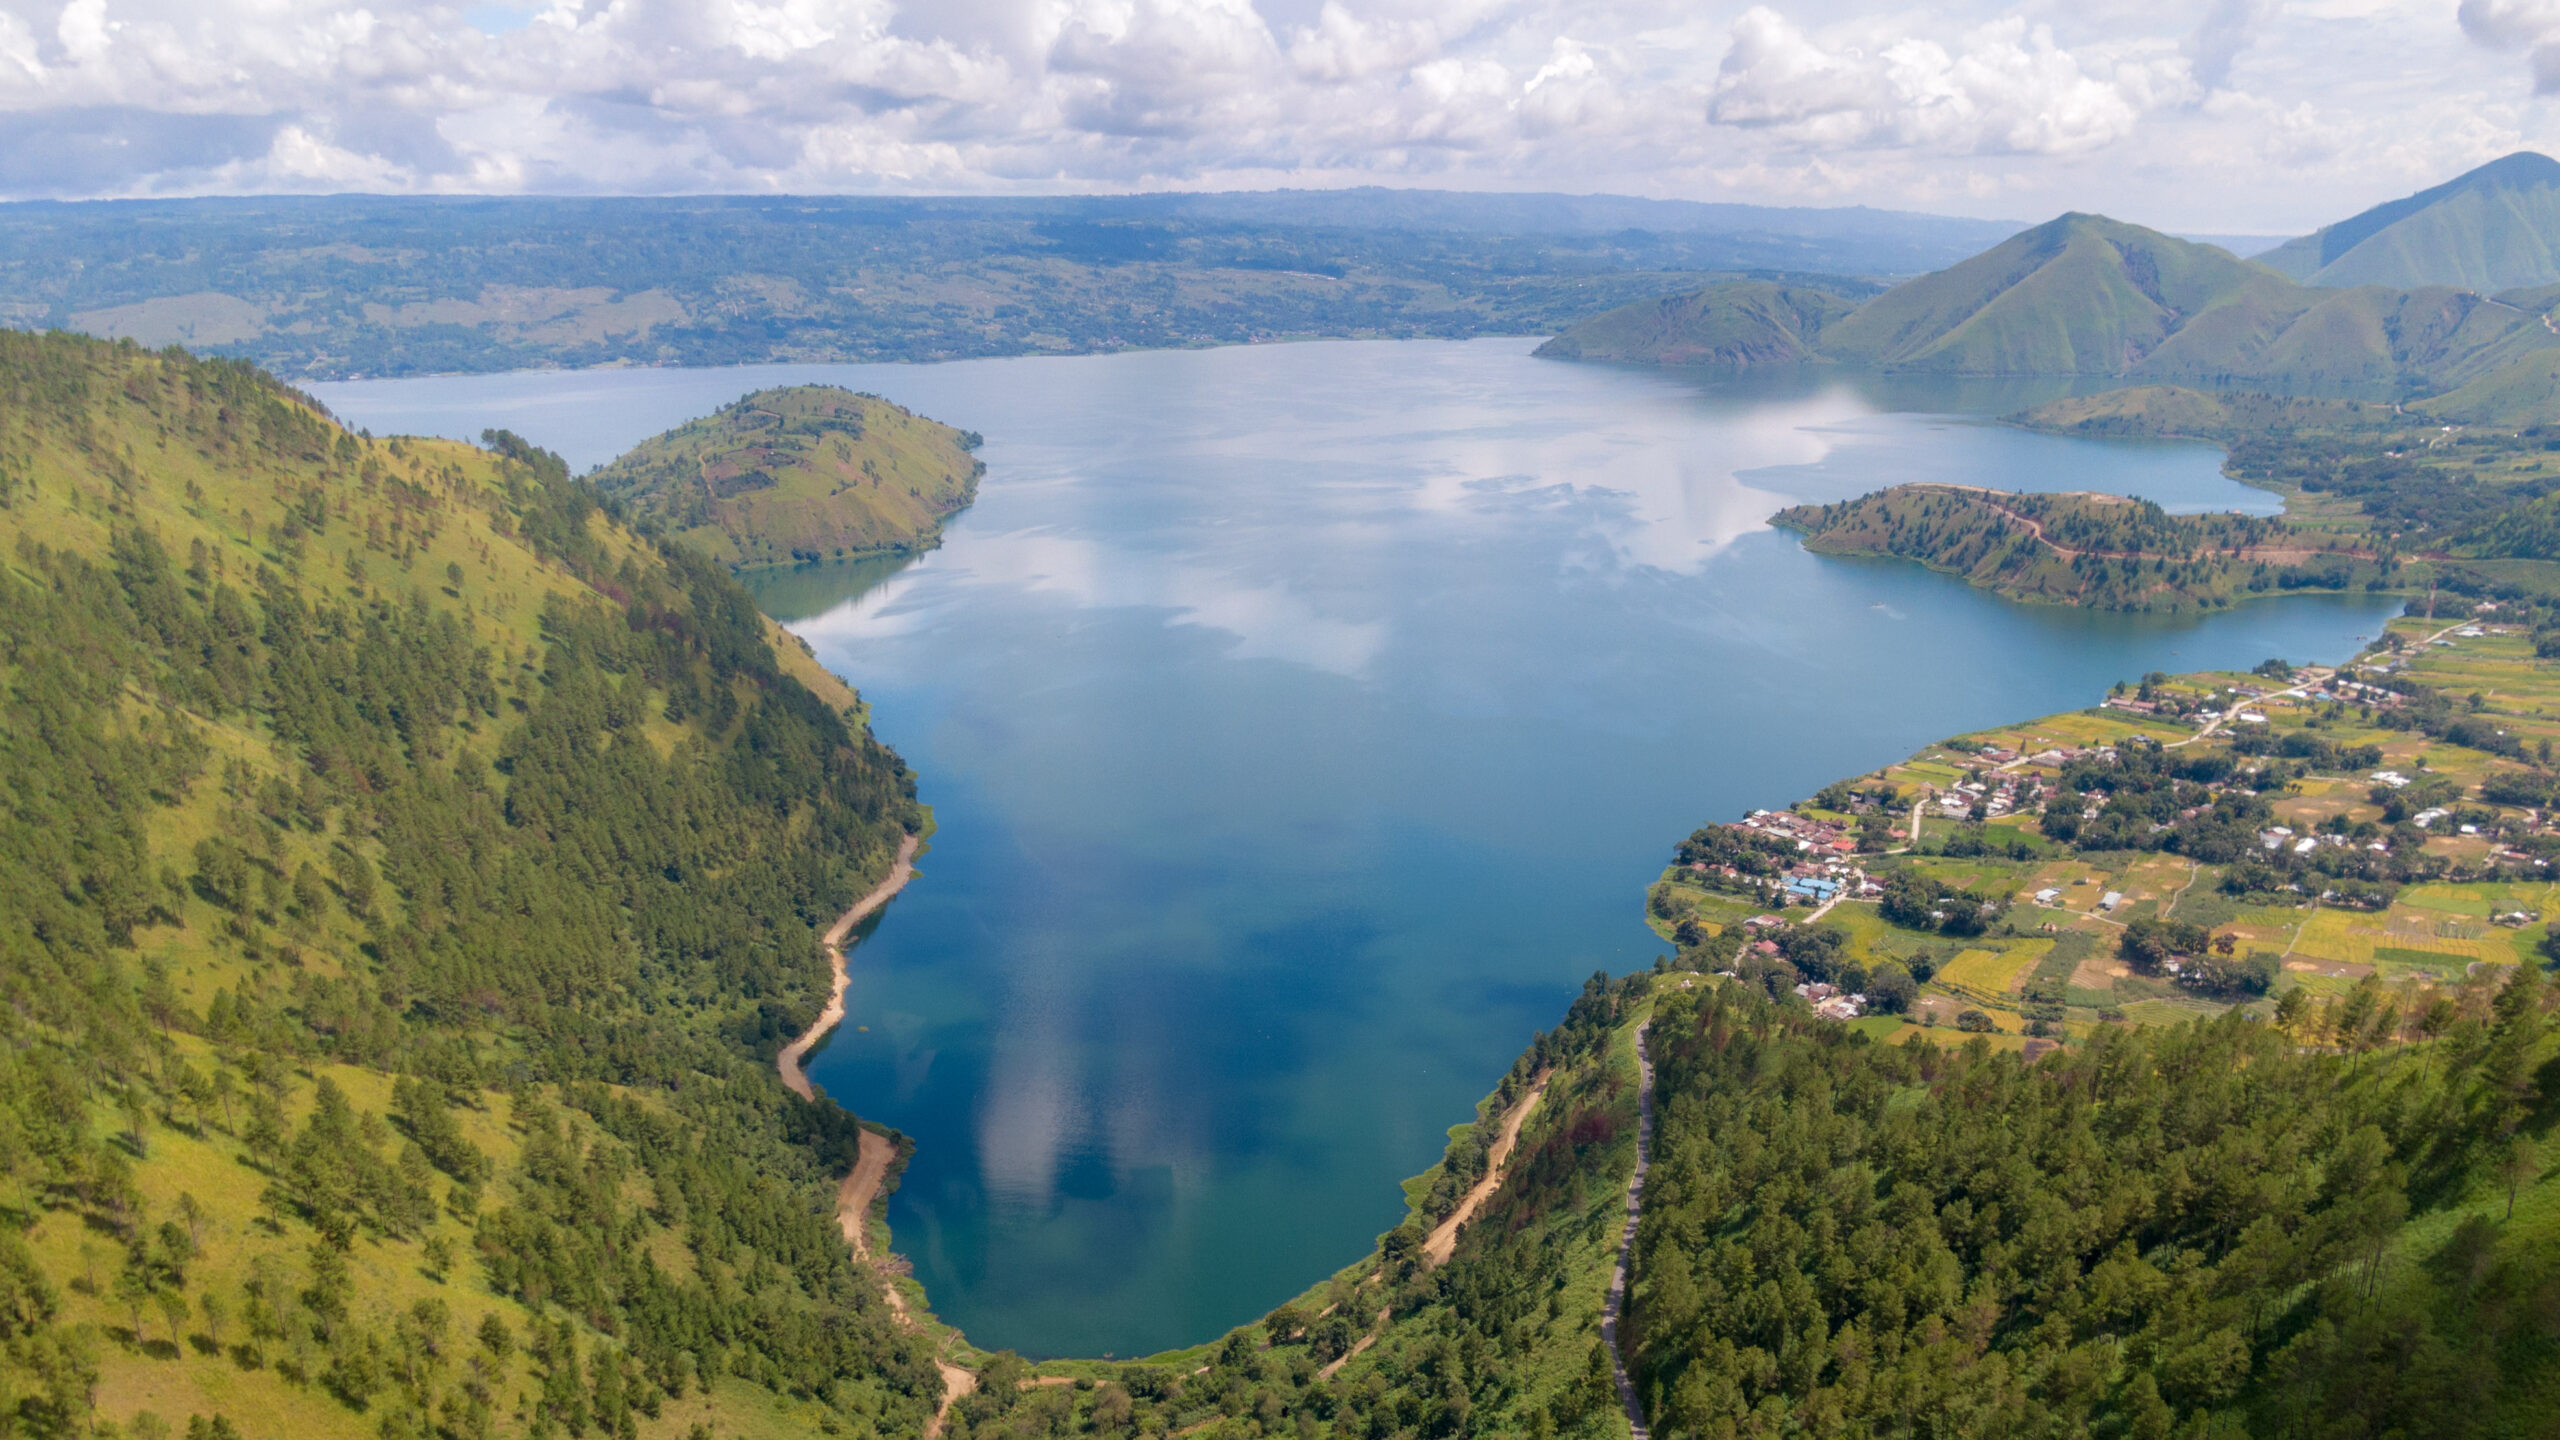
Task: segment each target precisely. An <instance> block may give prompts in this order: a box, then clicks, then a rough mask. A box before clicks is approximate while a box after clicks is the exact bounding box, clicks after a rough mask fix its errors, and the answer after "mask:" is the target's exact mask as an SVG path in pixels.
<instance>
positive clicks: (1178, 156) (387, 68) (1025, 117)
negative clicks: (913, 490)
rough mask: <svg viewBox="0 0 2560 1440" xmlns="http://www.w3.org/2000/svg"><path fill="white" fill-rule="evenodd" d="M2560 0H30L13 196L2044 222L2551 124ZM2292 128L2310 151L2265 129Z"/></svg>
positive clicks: (9, 48) (2346, 176) (13, 134)
mask: <svg viewBox="0 0 2560 1440" xmlns="http://www.w3.org/2000/svg"><path fill="white" fill-rule="evenodd" d="M2555 15H2560V0H2465V3H2464V4H2463V5H2462V7H2461V10H2460V12H2459V16H2458V23H2457V17H2456V16H2452V15H2448V14H2446V13H2445V12H2444V11H2442V10H2441V9H2432V8H2427V7H2417V6H2411V5H2407V4H2403V3H2399V0H2156V3H2155V0H2142V3H2134V0H2082V3H2075V4H2072V5H2064V4H2062V3H2061V0H1913V3H1912V6H1911V8H1897V9H1893V10H1891V11H1885V10H1882V9H1879V8H1875V7H1873V6H1868V7H1864V8H1861V7H1859V6H1857V5H1845V6H1844V4H1843V3H1841V0H1761V3H1757V4H1748V3H1745V0H505V3H502V4H499V5H495V6H492V5H490V4H488V3H485V0H479V3H470V4H465V3H457V0H0V138H16V139H20V140H22V141H24V142H26V143H30V144H32V145H33V146H34V147H35V148H34V150H33V151H32V152H31V153H30V152H26V151H25V150H24V149H23V148H21V149H20V150H19V151H17V152H15V153H9V154H0V188H5V189H6V190H7V191H8V193H13V194H20V195H28V194H150V193H176V192H187V191H205V190H215V191H220V190H241V189H313V190H316V189H350V188H352V189H367V190H415V191H491V190H494V191H513V190H539V191H562V192H616V191H621V192H634V191H636V192H655V191H746V192H770V191H857V192H858V191H865V190H939V191H1019V190H1023V189H1038V190H1120V189H1132V188H1165V187H1176V188H1247V187H1252V186H1261V185H1270V184H1275V183H1280V184H1342V183H1356V182H1372V183H1387V184H1407V185H1457V186H1462V187H1469V188H1511V189H1518V188H1539V189H1560V190H1575V191H1588V190H1621V191H1634V192H1638V193H1649V194H1661V195H1675V196H1684V197H1689V198H1706V199H1747V200H1760V201H1770V202H1779V203H1785V202H1794V201H1812V200H1821V201H1846V200H1857V201H1865V202H1868V203H1876V204H1888V205H1897V204H1898V205H1907V206H1919V207H1927V206H1946V205H1955V206H1959V207H1961V208H1967V209H1971V210H1974V211H1976V212H1977V213H1982V212H1984V211H1985V210H1986V209H1988V210H1989V212H1990V213H1999V214H2009V215H2016V216H2020V217H2021V218H2026V217H2032V216H2034V215H2035V214H2037V213H2038V212H2039V211H2040V210H2042V211H2050V210H2052V209H2059V208H2065V207H2066V206H2077V207H2084V208H2092V207H2094V208H2109V207H2111V208H2138V207H2139V205H2140V203H2141V201H2142V198H2143V197H2144V196H2146V195H2149V196H2170V197H2177V196H2180V195H2182V194H2184V193H2185V192H2184V191H2181V190H2179V189H2178V188H2176V187H2173V186H2172V185H2171V184H2170V183H2169V182H2168V181H2167V180H2165V179H2162V178H2159V177H2161V176H2164V175H2165V174H2166V173H2167V171H2168V170H2169V169H2170V168H2172V167H2174V166H2186V167H2190V168H2193V167H2203V168H2204V169H2205V170H2207V171H2209V172H2211V173H2213V174H2215V175H2219V176H2223V177H2226V178H2232V179H2235V180H2237V179H2240V178H2242V177H2247V178H2248V179H2253V180H2255V181H2258V182H2260V183H2259V184H2258V185H2257V186H2255V187H2251V186H2249V185H2246V184H2242V185H2237V186H2235V187H2234V193H2255V192H2257V191H2264V190H2265V189H2266V188H2267V186H2266V184H2265V182H2266V181H2268V180H2269V179H2270V178H2272V177H2275V176H2277V175H2278V174H2279V173H2280V172H2281V170H2282V167H2284V166H2288V165H2290V166H2294V167H2296V173H2295V175H2294V176H2293V179H2294V181H2295V182H2296V183H2297V184H2299V183H2301V181H2302V177H2303V176H2306V175H2307V176H2310V177H2313V179H2314V180H2316V183H2318V184H2322V185H2328V186H2332V187H2339V188H2347V187H2354V186H2370V185H2372V184H2374V183H2375V182H2376V180H2377V179H2378V178H2379V177H2383V176H2389V177H2392V178H2395V179H2396V178H2397V177H2398V176H2399V174H2400V173H2401V172H2402V171H2403V170H2405V169H2411V168H2414V167H2416V166H2417V165H2418V164H2419V163H2420V161H2419V151H2420V150H2422V149H2426V148H2427V146H2426V145H2422V144H2420V143H2419V141H2418V138H2417V137H2424V136H2430V135H2432V136H2438V137H2446V136H2450V137H2455V139H2456V140H2458V142H2459V143H2458V144H2457V145H2456V146H2455V148H2462V147H2467V146H2472V145H2474V144H2475V143H2476V136H2477V134H2478V133H2480V130H2479V124H2478V122H2479V121H2480V120H2481V119H2482V117H2486V118H2487V121H2488V122H2489V123H2488V128H2489V129H2490V130H2495V131H2498V132H2500V133H2513V134H2516V135H2520V136H2524V137H2526V138H2530V136H2531V133H2532V131H2533V128H2534V127H2535V126H2537V125H2539V124H2540V123H2541V122H2540V117H2539V114H2538V112H2536V113H2526V112H2523V111H2518V110H2515V109H2513V108H2512V107H2508V108H2506V109H2500V108H2499V107H2498V105H2496V104H2494V103H2486V102H2484V101H2483V100H2482V98H2481V97H2480V96H2479V95H2478V94H2476V93H2473V89H2467V88H2466V87H2471V86H2473V82H2474V81H2475V80H2476V79H2477V78H2478V74H2475V72H2474V71H2473V70H2471V69H2468V68H2466V67H2467V66H2469V65H2470V64H2471V61H2472V60H2473V59H2477V60H2478V61H2479V63H2481V64H2484V65H2487V66H2488V67H2490V68H2489V70H2488V71H2486V72H2478V73H2485V74H2490V75H2495V74H2497V73H2500V72H2499V71H2498V67H2500V66H2504V65H2511V64H2512V63H2513V62H2512V61H2511V60H2501V59H2499V58H2497V56H2496V55H2495V54H2493V53H2492V52H2491V50H2490V49H2488V48H2486V47H2496V49H2497V51H2498V52H2500V53H2506V54H2512V53H2514V52H2517V51H2524V52H2527V53H2530V54H2533V55H2534V56H2535V57H2536V62H2535V63H2536V64H2538V65H2540V64H2544V57H2545V56H2546V55H2548V54H2551V53H2554V52H2552V50H2551V46H2552V41H2553V38H2554V37H2555V36H2560V19H2555ZM493 17H494V18H493ZM2359 47H2361V48H2359ZM2243 57H2246V64H2245V66H2242V65H2239V62H2240V61H2241V60H2242V59H2243ZM2235 67H2237V68H2236V69H2235ZM2546 68H2560V67H2554V66H2546ZM2504 73H2506V74H2509V75H2511V74H2512V73H2513V72H2512V71H2506V72H2504ZM2241 75H2245V77H2246V83H2245V84H2243V83H2242V81H2241V79H2240V76H2241ZM2515 88H2516V89H2517V90H2518V91H2519V92H2521V87H2515ZM2474 89H2476V87H2474ZM2269 113H2276V114H2282V115H2285V116H2286V117H2288V125H2289V127H2291V128H2290V129H2289V130H2288V132H2287V133H2288V134H2290V135H2294V136H2295V138H2294V139H2293V140H2291V141H2289V142H2287V143H2290V144H2291V145H2292V147H2293V148H2292V149H2290V150H2280V149H2278V148H2274V145H2275V141H2274V140H2273V139H2271V138H2270V137H2269V136H2268V135H2267V134H2266V133H2264V132H2263V131H2262V130H2260V129H2259V128H2257V124H2256V122H2254V121H2252V120H2251V119H2249V118H2248V117H2250V116H2252V115H2259V116H2263V115H2265V114H2269ZM2314 134H2316V135H2321V136H2325V137H2329V139H2328V140H2327V141H2326V142H2324V143H2325V144H2326V148H2325V149H2324V148H2320V147H2317V146H2312V145H2310V144H2309V143H2308V142H2305V141H2303V140H2301V139H2300V136H2303V135H2314ZM2279 138H2280V137H2279ZM2429 143H2432V142H2429ZM2444 143H2445V144H2454V143H2455V141H2446V142H2444ZM2442 149H2444V144H2436V145H2434V149H2433V150H2430V151H2429V152H2428V153H2429V154H2430V155H2432V154H2433V153H2434V151H2436V150H2442ZM2315 150H2316V151H2317V153H2316V154H2314V153H2313V152H2314V151H2315ZM2377 155H2380V156H2383V157H2385V159H2384V161H2383V163H2381V164H2380V165H2379V166H2377V163H2376V160H2375V157H2376V156H2377ZM2306 156H2308V157H2310V158H2309V159H2307V160H2306V159H2305V158H2304V157H2306ZM2288 157H2289V158H2288ZM2393 157H2397V158H2393ZM2460 158H2462V159H2465V160H2478V159H2485V158H2488V157H2487V156H2486V155H2473V154H2468V153H2466V154H2464V155H2463V156H2461V157H2460ZM2306 166H2307V167H2308V168H2307V169H2306V168H2303V167H2306ZM2146 177H2149V178H2146ZM2410 178H2413V179H2417V178H2424V177H2422V176H2416V175H2412V176H2411V177H2410ZM2093 187H2094V188H2095V189H2096V190H2098V191H2099V192H2100V193H2091V192H2092V189H2093ZM2145 187H2148V188H2145ZM2189 188H2190V189H2191V188H2192V187H2189ZM2358 198H2364V197H2362V196H2359V197H2358ZM2155 218H2164V219H2165V218H2166V217H2155Z"/></svg>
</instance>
